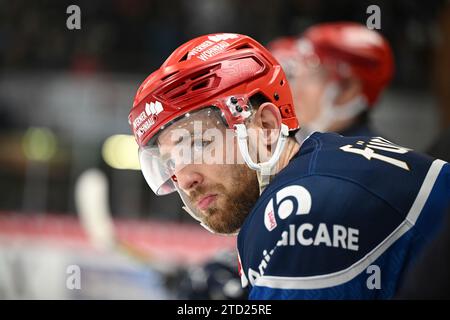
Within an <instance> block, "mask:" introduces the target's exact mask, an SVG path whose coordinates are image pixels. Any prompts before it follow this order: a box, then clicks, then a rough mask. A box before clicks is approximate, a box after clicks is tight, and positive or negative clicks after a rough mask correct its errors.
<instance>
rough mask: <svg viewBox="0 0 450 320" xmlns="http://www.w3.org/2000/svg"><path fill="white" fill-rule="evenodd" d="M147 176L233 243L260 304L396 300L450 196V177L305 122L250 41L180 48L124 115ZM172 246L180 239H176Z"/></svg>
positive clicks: (239, 38)
mask: <svg viewBox="0 0 450 320" xmlns="http://www.w3.org/2000/svg"><path fill="white" fill-rule="evenodd" d="M129 123H130V125H131V128H132V130H133V133H134V135H135V137H136V141H137V143H138V145H139V159H140V163H141V169H142V172H143V175H144V177H145V179H146V181H147V182H148V184H149V186H150V187H151V189H152V190H153V191H154V192H155V193H156V194H158V195H164V194H168V193H171V192H175V191H177V192H178V193H179V195H180V196H181V198H182V200H183V202H184V204H185V207H186V210H187V211H188V212H189V213H190V214H191V215H192V216H193V217H194V218H195V219H197V220H199V221H200V223H201V224H202V225H203V226H204V227H206V228H207V229H209V230H210V231H213V232H217V233H222V234H235V233H238V251H239V257H240V259H239V260H240V266H241V267H240V273H241V282H242V284H243V286H248V289H249V297H250V298H252V299H306V298H316V299H317V298H318V299H345V298H351V299H372V298H390V297H392V296H393V295H394V293H395V292H396V290H397V288H398V286H399V285H400V282H401V277H402V275H403V273H404V271H405V270H407V269H408V268H409V267H410V265H411V264H412V263H413V262H414V259H415V257H416V256H417V254H418V253H419V252H420V250H421V248H422V246H423V245H424V244H425V243H427V242H428V241H429V240H430V239H431V238H432V237H433V236H434V235H435V233H436V232H437V231H438V229H439V226H440V223H441V220H442V218H443V215H444V213H443V211H444V207H446V205H447V204H448V202H449V199H450V186H449V183H450V182H449V181H450V169H449V165H448V164H447V163H445V162H444V161H441V160H433V159H431V158H429V157H427V156H424V155H420V154H418V153H415V152H414V151H412V150H409V149H407V148H404V147H401V146H398V145H395V144H393V143H391V142H389V141H387V140H385V139H383V138H380V137H373V138H365V137H342V136H339V135H337V134H333V133H314V134H312V135H311V136H310V137H309V138H307V139H306V140H304V141H298V140H297V139H296V138H295V133H296V132H297V131H298V128H299V125H298V122H297V118H296V115H295V111H294V106H293V102H292V96H291V92H290V89H289V84H288V82H287V79H286V76H285V74H284V72H283V70H282V68H281V67H280V65H279V64H278V62H277V61H276V60H275V59H274V58H273V56H272V55H271V54H270V53H269V52H268V50H266V49H265V48H264V47H263V46H261V45H260V44H259V43H258V42H256V41H255V40H253V39H251V38H250V37H247V36H244V35H239V34H229V33H225V34H214V35H206V36H202V37H198V38H196V39H193V40H191V41H189V42H187V43H185V44H183V45H182V46H180V47H179V48H178V49H176V50H175V51H174V52H173V53H172V54H171V55H170V56H169V57H168V58H167V60H166V61H165V62H164V63H163V64H162V66H161V67H160V68H159V69H158V70H157V71H155V72H153V73H152V74H151V75H150V76H149V77H148V78H147V79H145V81H144V82H143V83H142V84H141V86H140V87H139V89H138V91H137V94H136V97H135V99H134V103H133V107H132V109H131V111H130V114H129ZM175 236H176V235H175Z"/></svg>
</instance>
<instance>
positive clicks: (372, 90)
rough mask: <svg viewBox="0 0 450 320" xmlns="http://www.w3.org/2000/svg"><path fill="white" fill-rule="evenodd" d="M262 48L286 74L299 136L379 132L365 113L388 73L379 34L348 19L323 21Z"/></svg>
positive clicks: (387, 52) (387, 53)
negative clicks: (315, 133) (298, 33)
mask: <svg viewBox="0 0 450 320" xmlns="http://www.w3.org/2000/svg"><path fill="white" fill-rule="evenodd" d="M268 47H269V50H271V52H272V54H273V55H274V56H275V58H276V59H277V60H278V61H279V62H280V63H281V65H282V66H283V69H284V70H285V72H286V75H287V77H288V80H289V84H290V85H291V89H292V94H293V98H294V104H295V110H296V113H297V116H298V118H299V121H300V124H301V125H302V130H303V135H304V136H305V137H306V136H307V135H309V134H310V133H312V132H314V131H319V132H328V131H331V132H338V133H340V134H342V135H344V136H377V135H379V134H377V133H376V132H374V131H373V129H372V128H371V127H370V124H369V113H370V111H371V110H372V109H373V108H374V107H375V105H376V102H377V100H378V98H379V96H380V95H381V93H382V92H383V90H384V89H385V87H386V86H387V85H388V84H389V82H390V80H391V78H392V75H393V71H394V61H393V55H392V51H391V48H390V46H389V43H388V42H387V40H386V39H384V37H383V36H382V35H381V34H380V33H378V32H376V31H373V30H369V29H367V27H366V26H364V25H361V24H358V23H354V22H334V23H323V24H318V25H314V26H312V27H310V28H308V29H307V30H306V31H305V32H304V33H303V34H302V35H301V36H300V37H299V38H296V37H283V38H279V39H276V40H274V41H273V42H271V43H269V45H268Z"/></svg>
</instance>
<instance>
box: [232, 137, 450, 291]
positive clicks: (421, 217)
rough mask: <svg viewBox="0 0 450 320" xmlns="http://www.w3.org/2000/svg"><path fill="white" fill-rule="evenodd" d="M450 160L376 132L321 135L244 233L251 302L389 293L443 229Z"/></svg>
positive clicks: (265, 196) (266, 195) (264, 198)
mask: <svg viewBox="0 0 450 320" xmlns="http://www.w3.org/2000/svg"><path fill="white" fill-rule="evenodd" d="M449 200H450V167H449V165H448V164H447V163H446V162H444V161H441V160H434V159H432V158H430V157H428V156H425V155H421V154H418V153H415V152H413V151H411V150H409V149H406V148H404V147H400V146H398V145H394V144H392V143H391V142H389V141H387V140H385V139H383V138H379V137H373V138H370V137H342V136H339V135H337V134H333V133H326V134H322V133H314V134H313V135H311V136H310V137H309V138H308V139H306V140H305V141H304V142H303V145H302V146H301V149H300V151H299V152H298V154H297V155H296V156H295V157H294V158H293V159H292V160H291V161H290V163H289V164H288V166H287V167H286V168H284V169H283V170H282V171H281V172H280V173H279V174H277V175H276V176H275V178H274V179H273V181H272V182H271V183H270V184H269V186H268V187H267V188H266V189H265V190H264V192H263V193H262V194H261V197H260V198H259V199H258V201H257V203H256V204H255V206H254V207H253V209H252V211H251V213H250V214H249V216H248V217H247V219H246V221H245V223H244V225H243V226H242V228H241V231H240V233H239V236H238V251H239V258H240V266H241V280H242V283H243V285H244V286H247V285H248V286H249V289H250V290H249V292H250V294H249V298H250V299H377V298H381V299H387V298H391V297H393V296H394V294H395V293H396V290H397V289H398V287H399V286H400V285H401V280H402V277H403V275H404V273H405V271H407V270H408V269H409V268H410V266H411V265H412V264H413V262H414V260H415V258H416V257H417V255H418V253H419V252H420V250H421V249H422V248H423V246H424V245H425V244H426V243H427V242H428V241H429V240H431V239H432V238H433V236H434V235H435V234H436V232H438V231H439V227H440V226H441V222H442V220H443V218H444V212H445V209H446V207H447V206H448V205H449Z"/></svg>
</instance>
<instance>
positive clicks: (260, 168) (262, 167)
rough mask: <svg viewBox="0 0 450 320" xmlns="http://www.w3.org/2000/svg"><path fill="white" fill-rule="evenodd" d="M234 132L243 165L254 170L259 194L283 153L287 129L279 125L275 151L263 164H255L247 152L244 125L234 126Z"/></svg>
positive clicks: (246, 136) (268, 181) (287, 133)
mask: <svg viewBox="0 0 450 320" xmlns="http://www.w3.org/2000/svg"><path fill="white" fill-rule="evenodd" d="M234 128H235V132H236V135H237V138H238V146H239V150H240V152H241V154H242V157H243V158H244V161H245V163H246V164H247V165H248V166H249V168H250V169H253V170H256V174H257V176H258V182H259V193H260V194H261V193H262V192H263V191H264V189H265V188H266V186H267V185H268V184H269V183H270V177H271V176H272V174H273V172H272V171H273V169H274V167H275V166H276V164H277V163H278V160H279V159H280V156H281V153H282V152H283V149H284V146H285V144H286V139H287V137H288V135H289V128H288V127H287V126H286V125H285V124H283V123H282V124H281V128H280V136H279V138H278V141H277V145H276V147H275V151H274V152H273V154H272V157H271V158H270V159H269V160H268V161H266V162H263V163H255V162H254V161H253V160H252V158H251V157H250V154H249V152H248V143H247V141H248V134H247V128H246V126H245V125H244V124H236V125H234Z"/></svg>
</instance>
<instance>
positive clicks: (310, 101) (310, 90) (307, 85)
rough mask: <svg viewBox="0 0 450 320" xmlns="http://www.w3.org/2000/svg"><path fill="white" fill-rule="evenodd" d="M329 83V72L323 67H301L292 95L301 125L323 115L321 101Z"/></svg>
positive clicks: (295, 79) (294, 82)
mask: <svg viewBox="0 0 450 320" xmlns="http://www.w3.org/2000/svg"><path fill="white" fill-rule="evenodd" d="M328 83H329V80H328V77H327V72H326V70H325V69H323V68H321V67H308V66H303V65H301V66H299V67H298V72H297V73H296V75H295V78H294V81H293V85H292V94H293V98H294V103H295V111H296V114H297V117H298V119H299V122H300V125H307V124H308V123H311V122H312V121H314V120H316V119H317V118H318V117H319V116H320V113H321V110H322V105H321V100H322V97H323V94H324V92H325V89H326V87H327V85H328Z"/></svg>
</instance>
